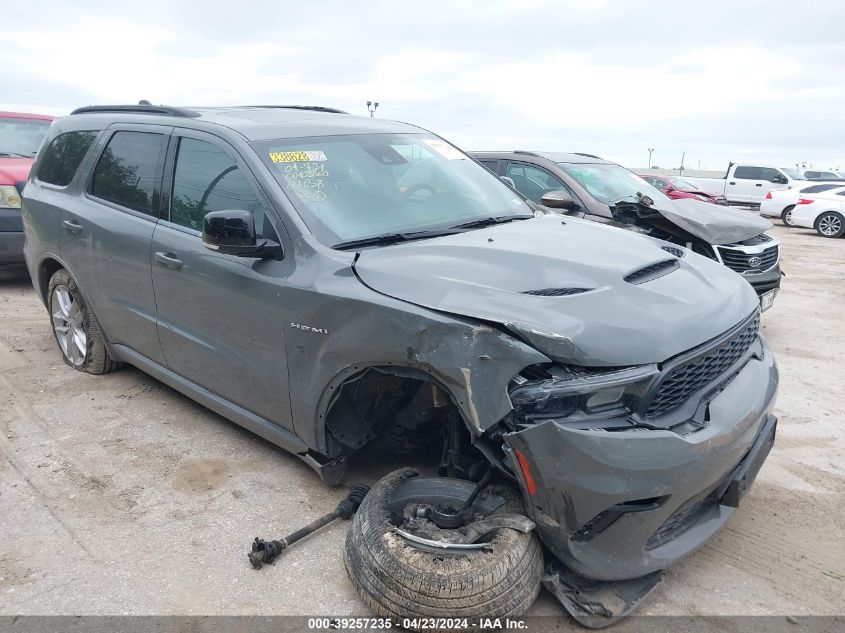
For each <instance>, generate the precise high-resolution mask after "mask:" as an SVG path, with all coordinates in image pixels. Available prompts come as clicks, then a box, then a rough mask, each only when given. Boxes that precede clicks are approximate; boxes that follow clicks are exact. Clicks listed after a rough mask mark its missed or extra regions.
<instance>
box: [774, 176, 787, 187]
mask: <svg viewBox="0 0 845 633" xmlns="http://www.w3.org/2000/svg"><path fill="white" fill-rule="evenodd" d="M771 182H773V183H775V184H776V185H785V184H786V183H787V182H788V181H787V180H786V177H785V176H781V175H780V174H778V175H777V176H772V180H771Z"/></svg>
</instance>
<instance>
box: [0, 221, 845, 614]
mask: <svg viewBox="0 0 845 633" xmlns="http://www.w3.org/2000/svg"><path fill="white" fill-rule="evenodd" d="M773 232H774V234H775V235H777V236H779V237H780V238H781V239H782V240H783V268H784V270H785V271H786V273H787V275H788V276H787V277H786V279H785V280H784V285H783V289H782V291H781V294H780V296H779V297H778V300H777V302H776V304H775V307H774V308H773V309H772V310H770V311H768V312H767V313H766V314H765V316H764V319H763V321H764V329H765V332H766V335H767V336H768V339H769V341H770V343H771V345H772V347H773V348H774V349H775V351H776V353H777V357H778V361H779V364H780V369H781V379H782V388H781V392H780V397H779V401H778V407H777V409H778V411H777V413H778V415H779V417H780V425H779V429H778V439H777V442H776V444H775V448H774V449H773V451H772V454H771V456H770V458H769V460H768V462H767V463H766V465H765V466H764V467H763V470H762V472H761V473H760V476H759V478H758V480H757V483H756V484H755V486H754V488H753V490H752V492H751V493H750V495H749V496H748V497H747V498H746V499H745V501H744V504H743V507H742V508H741V510H740V512H738V514H737V515H736V516H735V517H734V518H733V519H732V520H731V522H730V523H729V524H728V525H727V527H726V528H725V529H724V530H723V531H722V532H721V533H720V534H719V535H718V536H717V537H716V538H715V539H714V540H713V541H712V542H711V543H709V544H708V545H707V546H705V547H704V548H703V549H702V550H700V551H699V552H698V553H696V554H695V555H693V556H692V557H691V558H689V559H688V560H686V561H684V562H683V563H681V564H678V565H677V566H675V567H674V568H672V569H671V570H670V571H669V572H668V574H667V579H666V582H665V583H664V584H663V585H662V586H661V587H660V588H659V589H658V591H657V592H656V593H655V594H654V595H653V596H652V597H651V598H650V599H649V600H648V602H647V603H646V604H645V605H644V606H643V608H642V609H641V611H640V612H641V613H648V614H693V615H697V614H707V615H711V614H712V615H716V614H812V613H821V614H845V430H843V429H844V428H845V407H843V402H845V345H844V344H843V343H845V328H844V327H843V321H842V315H843V307H845V240H825V239H822V238H820V237H818V236H816V235H815V234H814V233H813V232H811V231H805V230H800V229H794V230H786V229H784V228H783V227H780V226H778V227H776V228H775V229H774V231H773ZM0 319H2V325H1V326H0V393H2V396H0V454H2V457H0V534H2V538H0V614H124V613H127V614H300V615H306V614H310V615H315V614H321V615H344V614H366V613H367V611H366V609H365V607H364V606H363V604H362V603H361V602H360V601H359V600H358V598H357V595H356V594H355V592H354V590H353V588H352V585H351V584H350V583H349V581H348V580H347V578H346V574H345V571H344V569H343V564H342V561H341V554H340V552H341V545H342V543H343V538H344V535H345V530H346V527H347V525H348V524H345V523H342V524H335V525H333V526H331V527H330V528H329V529H327V530H326V531H325V532H324V533H323V534H321V535H320V536H319V537H317V538H312V539H310V540H306V541H304V542H302V543H300V544H298V545H297V546H296V547H295V548H294V549H291V550H290V551H288V552H286V553H285V554H284V555H283V558H282V561H281V562H280V563H279V564H277V565H276V566H275V567H271V568H267V569H264V570H262V571H261V572H255V571H253V570H252V569H251V568H250V567H249V564H248V563H247V559H246V556H245V554H246V551H247V549H248V545H249V542H250V540H251V539H252V537H254V536H256V535H261V536H265V537H278V536H281V535H282V534H284V533H286V532H287V531H289V530H288V528H292V527H299V526H300V525H302V524H303V523H304V522H306V521H310V520H312V519H313V518H315V517H316V516H318V515H320V514H322V513H323V512H326V511H328V510H330V509H332V508H333V507H334V505H335V503H336V501H337V500H339V499H340V498H342V497H343V494H344V493H343V492H342V491H341V490H340V489H330V488H327V487H326V486H324V485H323V484H322V483H321V482H320V481H319V479H318V478H317V476H316V475H315V474H314V473H312V472H311V471H310V470H309V469H308V468H307V467H306V466H305V465H303V464H302V463H301V462H300V461H299V460H297V459H295V458H294V457H291V456H289V455H287V454H286V453H284V452H283V451H282V450H281V449H277V448H275V447H274V446H272V445H270V444H268V443H267V442H265V441H263V440H261V439H259V438H257V437H255V436H253V435H251V434H250V433H248V432H246V431H244V430H242V429H240V428H239V427H237V426H236V425H234V424H232V423H230V422H228V421H227V420H225V419H223V418H221V417H219V416H217V415H215V414H213V413H211V412H209V411H207V410H205V409H203V408H202V407H200V406H199V405H196V404H194V403H193V402H192V401H191V400H188V399H187V398H185V397H183V396H181V395H179V394H178V393H176V392H174V391H172V390H171V389H169V388H167V387H165V386H164V385H162V384H160V383H158V382H156V381H155V380H153V379H152V378H149V377H147V376H145V375H144V374H142V373H141V372H139V371H136V370H134V369H131V368H130V369H125V370H122V371H120V372H117V373H114V374H111V375H108V376H104V377H93V376H87V375H85V374H81V373H78V372H74V371H72V370H70V369H69V368H68V367H66V366H65V365H64V364H63V363H62V361H61V359H60V356H59V352H58V350H57V348H56V345H55V342H54V339H53V337H52V334H51V331H50V326H49V321H48V318H47V314H46V312H45V310H44V308H43V306H42V305H41V303H40V302H39V300H38V299H37V298H36V296H35V293H34V291H33V289H32V287H31V286H30V282H29V279H28V277H26V275H25V274H23V275H22V274H20V272H18V273H13V272H8V271H7V272H6V273H4V275H3V277H2V278H0ZM392 466H393V464H386V463H369V464H360V463H359V464H357V465H356V466H355V467H354V468H353V472H352V473H351V476H350V481H356V480H364V481H373V480H374V479H375V477H376V476H377V475H378V474H379V473H381V472H384V471H386V470H387V469H388V468H390V467H392ZM532 613H533V614H557V613H561V611H560V610H559V608H558V606H557V605H556V604H555V603H554V601H553V600H552V599H551V598H550V597H549V596H548V594H545V593H544V594H541V597H540V599H539V600H538V602H537V603H536V605H535V606H534V607H533V610H532Z"/></svg>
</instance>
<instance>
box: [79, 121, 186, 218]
mask: <svg viewBox="0 0 845 633" xmlns="http://www.w3.org/2000/svg"><path fill="white" fill-rule="evenodd" d="M172 131H173V128H172V127H170V126H167V125H148V124H142V123H135V124H126V123H115V124H113V125H110V126H109V127H107V128H106V130H105V133H104V134H103V135H102V137H101V139H100V140H101V141H102V142H101V143H100V146H99V148H98V150H97V155H96V159H95V160H94V162H93V163H92V164H91V165H89V166H88V170H87V174H86V176H85V180H84V181H83V183H82V192H83V195H84V196H85V199H86V200H90V201H91V202H95V203H97V204H101V205H103V206H106V207H110V208H112V209H114V210H115V211H121V212H123V213H127V214H129V215H133V216H135V217H137V218H142V219H144V220H148V221H150V222H153V223H155V222H158V221H159V219H160V213H159V208H158V207H159V206H160V200H161V186H162V172H163V169H164V158H165V152H163V151H159V155H158V163H157V164H156V170H155V174H156V175H155V180H154V181H153V205H152V207H151V209H150V213H144V212H143V211H138V210H136V209H131V208H129V207H125V206H123V205H122V204H119V203H117V202H112V201H111V200H106V199H105V198H100V197H99V196H96V195H94V194H93V193H92V192H91V188H92V187H93V185H94V172H95V171H96V170H97V165H98V164H99V163H100V158H101V157H102V156H103V153H104V152H105V151H106V149H107V148H108V146H109V143H111V141H112V139H113V138H114V136H115V134H117V133H118V132H141V133H144V134H159V135H161V136H162V137H164V138H163V139H162V149H164V148H166V147H167V143H169V140H168V139H169V137H170V134H171V133H172ZM156 201H159V204H158V205H157V204H156Z"/></svg>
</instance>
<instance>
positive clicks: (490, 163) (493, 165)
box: [478, 160, 499, 176]
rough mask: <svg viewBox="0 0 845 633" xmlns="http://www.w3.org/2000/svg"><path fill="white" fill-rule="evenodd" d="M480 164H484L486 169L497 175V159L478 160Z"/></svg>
mask: <svg viewBox="0 0 845 633" xmlns="http://www.w3.org/2000/svg"><path fill="white" fill-rule="evenodd" d="M478 162H479V163H481V164H482V165H484V166H485V167H486V168H487V169H489V170H490V171H492V172H493V173H494V174H496V175H497V176H498V175H499V161H497V160H480V161H478Z"/></svg>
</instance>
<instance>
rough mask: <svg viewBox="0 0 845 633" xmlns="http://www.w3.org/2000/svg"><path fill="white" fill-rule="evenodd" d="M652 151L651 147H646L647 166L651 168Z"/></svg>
mask: <svg viewBox="0 0 845 633" xmlns="http://www.w3.org/2000/svg"><path fill="white" fill-rule="evenodd" d="M653 151H654V148H653V147H649V148H648V168H649V169H651V153H652V152H653Z"/></svg>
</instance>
